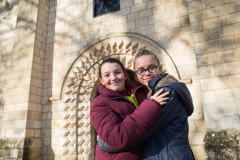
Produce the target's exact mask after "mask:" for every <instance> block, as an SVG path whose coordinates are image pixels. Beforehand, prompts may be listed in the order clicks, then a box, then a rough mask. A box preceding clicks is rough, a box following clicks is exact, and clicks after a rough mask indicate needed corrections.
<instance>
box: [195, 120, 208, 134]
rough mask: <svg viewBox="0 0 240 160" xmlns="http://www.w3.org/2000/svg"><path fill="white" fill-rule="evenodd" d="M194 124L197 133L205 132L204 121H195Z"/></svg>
mask: <svg viewBox="0 0 240 160" xmlns="http://www.w3.org/2000/svg"><path fill="white" fill-rule="evenodd" d="M195 124H196V128H197V131H200V132H204V131H206V125H205V121H196V122H195Z"/></svg>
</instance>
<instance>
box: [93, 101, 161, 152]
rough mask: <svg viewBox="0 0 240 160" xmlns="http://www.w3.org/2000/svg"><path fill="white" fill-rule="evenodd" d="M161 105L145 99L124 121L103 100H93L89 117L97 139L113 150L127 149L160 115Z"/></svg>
mask: <svg viewBox="0 0 240 160" xmlns="http://www.w3.org/2000/svg"><path fill="white" fill-rule="evenodd" d="M161 111H162V109H161V105H160V104H159V103H157V102H156V101H154V100H149V99H146V100H144V101H143V102H142V103H141V104H140V106H139V107H138V108H137V109H136V110H135V111H134V112H133V113H132V114H130V115H128V116H127V117H126V118H125V119H124V120H122V119H121V118H120V117H119V116H118V115H117V114H116V112H114V110H113V109H112V108H111V107H110V106H109V105H108V103H107V102H106V101H104V100H101V101H99V100H96V101H95V100H94V101H93V102H92V104H91V108H90V115H91V119H92V121H93V124H94V127H95V129H96V131H97V134H98V135H99V137H100V138H101V139H102V140H103V141H104V142H105V143H106V144H108V145H109V146H111V147H112V148H114V149H117V150H121V149H125V148H128V147H129V146H130V145H131V144H132V143H134V142H135V141H137V140H139V139H140V138H141V137H142V136H143V135H144V134H145V133H146V132H147V131H148V130H149V129H150V128H151V126H152V125H153V124H154V122H155V121H156V120H157V118H158V117H159V115H160V114H161Z"/></svg>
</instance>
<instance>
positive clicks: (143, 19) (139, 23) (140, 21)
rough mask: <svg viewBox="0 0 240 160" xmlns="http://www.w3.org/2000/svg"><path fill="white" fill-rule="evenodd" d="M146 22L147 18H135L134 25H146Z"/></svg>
mask: <svg viewBox="0 0 240 160" xmlns="http://www.w3.org/2000/svg"><path fill="white" fill-rule="evenodd" d="M147 24H148V21H147V18H146V17H145V18H141V19H137V20H136V27H142V26H146V25H147Z"/></svg>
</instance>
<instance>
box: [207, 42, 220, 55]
mask: <svg viewBox="0 0 240 160" xmlns="http://www.w3.org/2000/svg"><path fill="white" fill-rule="evenodd" d="M205 47H206V52H215V51H219V46H218V41H217V40H210V41H206V42H205Z"/></svg>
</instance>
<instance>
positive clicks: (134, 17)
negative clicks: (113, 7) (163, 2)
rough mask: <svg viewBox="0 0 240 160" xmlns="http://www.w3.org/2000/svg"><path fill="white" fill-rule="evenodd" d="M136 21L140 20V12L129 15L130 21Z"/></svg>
mask: <svg viewBox="0 0 240 160" xmlns="http://www.w3.org/2000/svg"><path fill="white" fill-rule="evenodd" d="M136 19H138V12H135V13H132V14H129V15H128V21H132V20H136Z"/></svg>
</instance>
